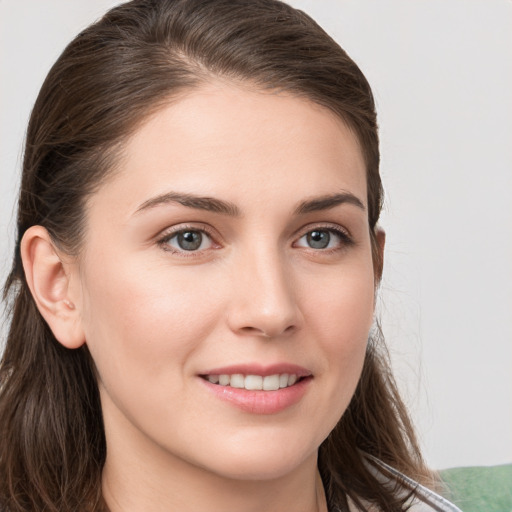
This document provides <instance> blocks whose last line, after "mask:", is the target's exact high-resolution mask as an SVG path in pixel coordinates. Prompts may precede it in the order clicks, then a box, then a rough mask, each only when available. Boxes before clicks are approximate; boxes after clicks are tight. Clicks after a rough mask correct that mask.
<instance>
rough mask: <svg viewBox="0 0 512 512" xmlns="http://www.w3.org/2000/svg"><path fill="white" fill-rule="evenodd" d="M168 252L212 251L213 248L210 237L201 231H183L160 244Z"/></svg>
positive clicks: (175, 233) (173, 234) (177, 232)
mask: <svg viewBox="0 0 512 512" xmlns="http://www.w3.org/2000/svg"><path fill="white" fill-rule="evenodd" d="M159 243H160V244H162V245H163V246H164V247H165V248H166V249H167V250H171V251H174V252H183V251H186V252H195V251H202V250H205V249H210V248H211V247H212V246H213V242H212V239H211V238H210V236H209V235H208V234H207V233H205V232H204V231H201V230H199V229H182V230H180V231H176V232H174V233H172V234H170V235H167V236H166V237H165V238H163V239H162V240H160V242H159Z"/></svg>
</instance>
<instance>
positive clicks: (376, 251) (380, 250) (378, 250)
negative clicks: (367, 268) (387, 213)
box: [373, 227, 386, 287]
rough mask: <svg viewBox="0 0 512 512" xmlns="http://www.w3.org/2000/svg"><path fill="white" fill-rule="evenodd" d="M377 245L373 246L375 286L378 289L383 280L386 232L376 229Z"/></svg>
mask: <svg viewBox="0 0 512 512" xmlns="http://www.w3.org/2000/svg"><path fill="white" fill-rule="evenodd" d="M374 237H375V243H374V246H373V262H374V263H373V267H374V271H375V286H376V287H377V286H378V285H379V283H380V280H381V278H382V270H383V268H384V246H385V245H386V232H385V231H384V230H383V229H382V228H380V227H376V228H375V234H374Z"/></svg>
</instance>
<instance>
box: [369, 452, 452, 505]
mask: <svg viewBox="0 0 512 512" xmlns="http://www.w3.org/2000/svg"><path fill="white" fill-rule="evenodd" d="M366 457H367V458H368V461H369V463H368V468H369V469H370V471H372V473H373V474H374V475H375V477H376V478H378V479H379V480H380V481H382V484H383V485H386V486H393V487H394V488H395V489H398V491H397V492H399V493H403V494H404V496H405V495H407V494H410V498H409V499H408V501H407V506H408V508H407V510H408V511H409V512H462V511H461V510H460V509H459V508H458V507H456V506H455V505H454V504H453V503H450V502H449V501H448V500H447V499H445V498H443V497H442V496H440V495H439V494H437V493H435V492H434V491H432V490H430V489H428V488H426V487H424V486H423V485H421V484H419V483H418V482H415V481H414V480H412V479H411V478H409V477H407V476H405V475H404V474H402V473H400V471H397V470H396V469H394V468H392V467H391V466H388V465H387V464H385V463H384V462H382V461H381V460H379V459H377V458H375V457H372V456H370V455H367V456H366Z"/></svg>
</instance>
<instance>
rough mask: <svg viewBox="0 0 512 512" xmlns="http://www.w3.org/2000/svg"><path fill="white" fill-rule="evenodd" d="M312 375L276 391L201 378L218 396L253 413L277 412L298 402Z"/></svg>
mask: <svg viewBox="0 0 512 512" xmlns="http://www.w3.org/2000/svg"><path fill="white" fill-rule="evenodd" d="M311 379H312V378H311V377H306V378H303V379H301V380H299V381H298V382H297V383H295V384H294V385H293V386H290V387H288V388H282V389H277V390H275V391H251V390H248V389H243V388H232V387H231V386H219V385H218V384H212V383H211V382H208V381H207V380H205V379H203V378H201V381H202V382H203V383H204V385H205V386H206V387H207V388H208V390H209V391H210V392H211V393H213V394H214V395H215V396H216V397H218V398H220V399H221V400H224V401H225V402H229V403H230V404H232V405H234V406H235V407H237V408H238V409H241V410H242V411H245V412H249V413H252V414H276V413H278V412H281V411H284V410H285V409H288V408H289V407H291V406H292V405H295V404H296V403H298V402H299V401H300V400H301V399H302V397H303V396H304V394H305V393H306V391H307V388H308V385H309V383H310V382H311Z"/></svg>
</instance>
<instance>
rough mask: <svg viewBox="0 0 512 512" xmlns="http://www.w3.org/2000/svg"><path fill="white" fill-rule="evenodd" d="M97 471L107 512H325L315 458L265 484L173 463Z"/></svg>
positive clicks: (114, 464) (134, 463) (125, 464)
mask: <svg viewBox="0 0 512 512" xmlns="http://www.w3.org/2000/svg"><path fill="white" fill-rule="evenodd" d="M113 455H114V454H112V453H111V452H110V455H109V456H108V457H107V461H106V464H105V468H104V471H103V495H104V499H105V502H106V504H107V506H108V509H109V510H110V512H135V511H137V512H138V511H140V510H144V511H147V512H164V511H165V512H168V511H169V510H180V512H197V511H198V510H208V511H209V512H282V511H283V510H293V511H294V512H327V505H326V501H325V495H324V490H323V485H322V481H321V479H320V475H319V473H318V471H317V469H316V457H312V458H311V460H307V461H305V463H304V465H303V466H302V467H300V468H298V470H297V471H294V472H293V474H291V475H285V476H282V477H279V478H275V479H270V480H259V481H254V480H236V479H231V478H224V477H222V476H219V475H216V474H212V473H211V472H209V471H207V470H205V469H202V468H197V467H193V466H191V465H190V464H188V463H186V462H184V461H176V460H174V461H173V462H172V464H167V467H166V468H163V467H162V465H161V464H158V465H155V464H154V461H152V463H151V466H152V467H148V463H147V461H144V460H140V459H139V460H134V458H133V457H131V460H130V461H128V460H126V458H125V459H124V460H119V459H118V460H117V461H114V460H113V458H114V457H113Z"/></svg>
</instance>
